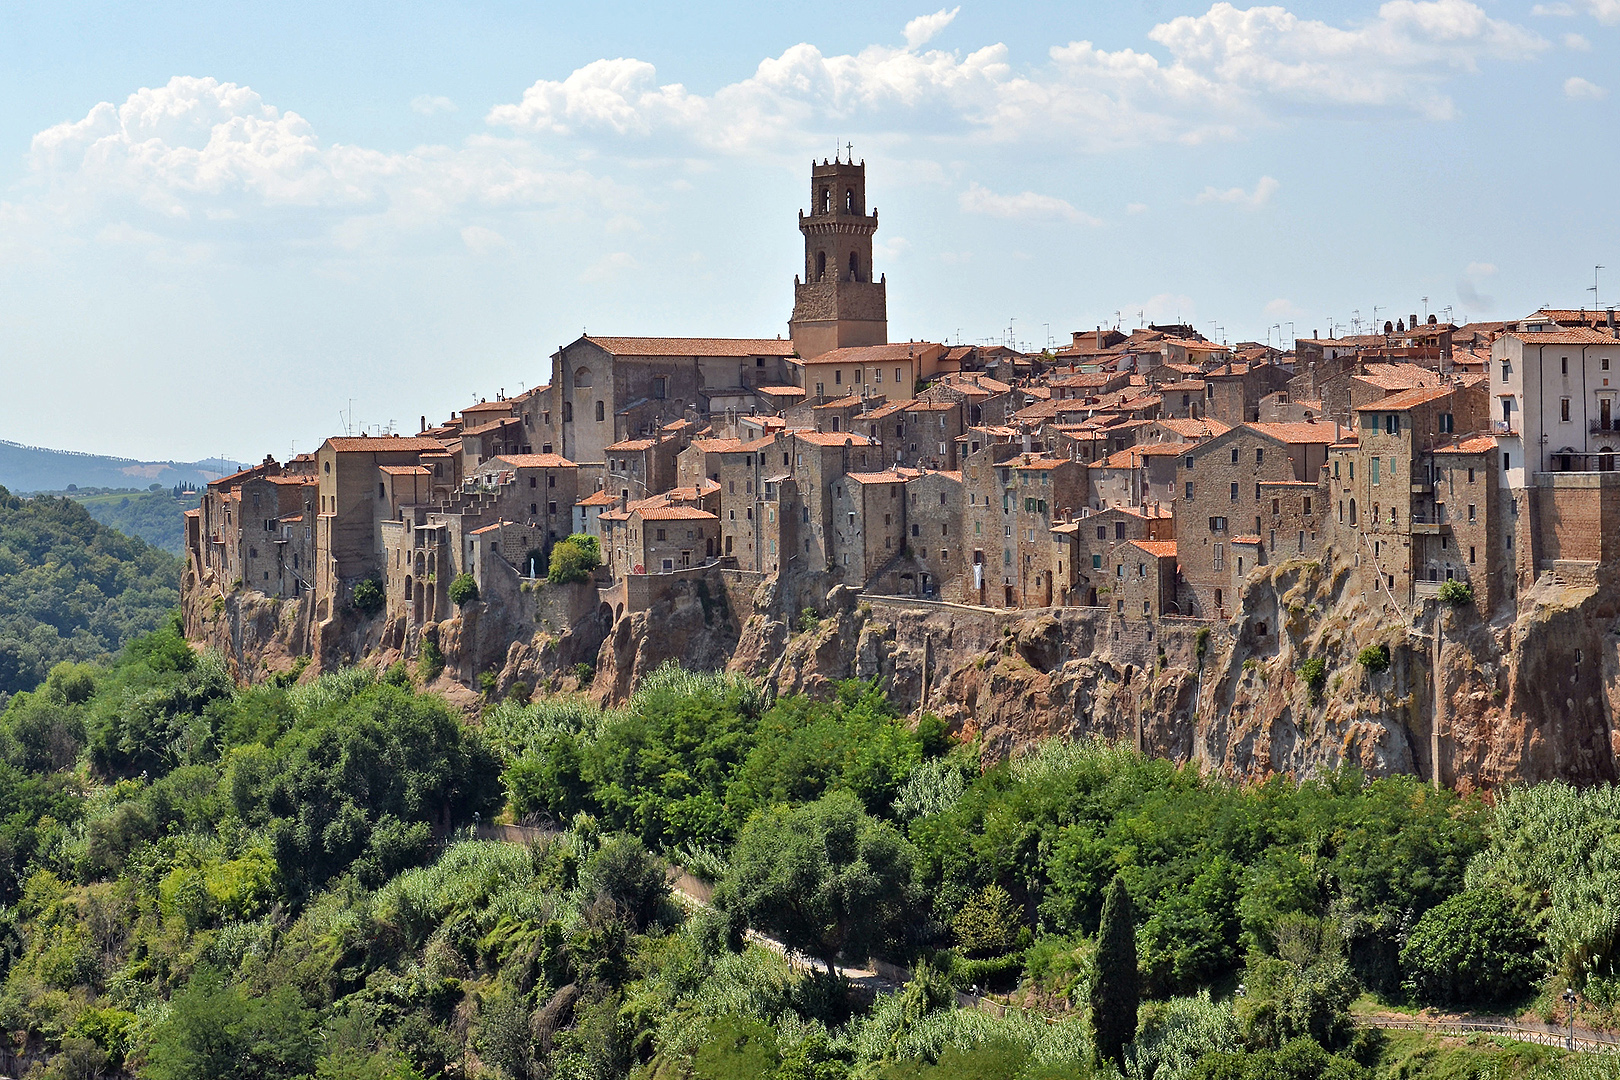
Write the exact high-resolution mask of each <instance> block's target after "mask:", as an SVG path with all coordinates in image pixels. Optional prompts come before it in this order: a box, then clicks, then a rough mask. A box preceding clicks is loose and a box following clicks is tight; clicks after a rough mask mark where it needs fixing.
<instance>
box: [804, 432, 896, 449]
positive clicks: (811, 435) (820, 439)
mask: <svg viewBox="0 0 1620 1080" xmlns="http://www.w3.org/2000/svg"><path fill="white" fill-rule="evenodd" d="M793 437H794V438H795V439H802V440H804V441H805V442H807V443H813V444H815V445H816V446H843V445H844V444H845V443H846V442H847V443H849V444H850V445H852V446H876V445H877V444H876V443H874V442H873V441H872V440H871V439H869V438H867V437H866V436H865V435H861V434H858V433H856V432H853V431H795V432H794V433H793Z"/></svg>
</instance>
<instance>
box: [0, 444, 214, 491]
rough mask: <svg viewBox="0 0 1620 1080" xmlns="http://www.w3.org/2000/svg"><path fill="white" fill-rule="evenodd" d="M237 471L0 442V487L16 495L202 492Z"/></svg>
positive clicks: (211, 462) (206, 464)
mask: <svg viewBox="0 0 1620 1080" xmlns="http://www.w3.org/2000/svg"><path fill="white" fill-rule="evenodd" d="M240 468H243V466H242V465H240V464H238V463H236V462H234V461H229V460H226V459H223V458H212V459H210V460H207V461H136V460H134V459H132V458H116V457H104V456H103V455H100V454H81V453H79V452H78V451H75V450H46V449H43V448H41V447H38V446H24V445H22V444H21V443H14V442H8V441H6V440H4V439H0V487H6V488H9V489H10V490H12V491H15V492H17V493H19V494H24V493H27V492H33V491H66V490H68V489H69V488H70V486H71V487H74V488H84V487H99V488H145V487H147V486H148V485H150V484H161V485H162V486H163V487H165V488H172V487H177V486H180V485H183V484H190V485H191V486H193V487H198V488H200V487H203V486H205V485H206V484H207V483H208V481H210V480H217V479H219V478H220V477H221V476H226V475H228V474H230V473H233V472H235V471H237V470H238V469H240Z"/></svg>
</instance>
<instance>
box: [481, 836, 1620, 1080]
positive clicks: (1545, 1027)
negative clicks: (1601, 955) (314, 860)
mask: <svg viewBox="0 0 1620 1080" xmlns="http://www.w3.org/2000/svg"><path fill="white" fill-rule="evenodd" d="M475 832H476V835H477V837H478V838H479V839H481V840H499V841H502V842H504V843H509V844H535V843H542V842H544V841H546V840H549V839H551V838H552V837H555V836H558V835H561V832H562V830H560V829H557V828H552V827H545V826H536V825H481V826H479V827H478V829H476V830H475ZM669 885H670V888H671V890H673V891H674V893H675V897H676V899H677V900H679V901H680V902H682V903H684V904H685V905H686V906H688V907H708V906H709V905H710V903H711V901H713V899H714V886H712V885H710V884H709V883H708V882H706V881H703V880H702V879H700V878H697V877H695V876H693V875H692V874H690V873H688V872H687V871H686V870H685V869H684V868H682V867H679V866H675V865H673V864H671V867H670V877H669ZM747 938H748V940H749V941H751V942H753V943H754V944H756V945H759V946H761V947H762V948H766V949H770V950H771V951H772V952H774V953H777V954H779V955H781V956H782V957H783V958H785V959H786V960H787V962H788V963H789V964H791V965H792V966H794V967H795V968H798V969H800V970H808V969H809V968H823V967H824V965H823V963H822V962H821V961H819V960H817V959H815V958H814V957H810V956H806V955H804V954H803V953H800V952H798V951H797V950H795V949H792V948H789V947H788V946H787V944H785V943H784V942H781V941H778V940H777V939H776V938H773V937H770V936H769V935H766V934H761V933H760V932H759V931H757V930H750V931H748V933H747ZM867 964H868V965H869V966H868V967H864V968H857V967H840V968H836V969H835V970H836V971H837V973H838V974H839V975H842V976H843V977H844V978H846V979H848V980H849V981H850V982H851V983H853V984H854V985H856V986H857V987H860V988H862V989H865V990H869V991H871V992H872V993H873V994H893V993H898V992H899V991H900V990H901V989H903V988H904V987H905V984H906V983H908V982H910V981H911V977H912V972H911V969H910V968H905V967H901V966H900V965H898V964H891V963H889V962H888V961H886V960H878V959H872V960H868V961H867ZM956 1004H957V1005H958V1006H959V1007H961V1008H964V1009H978V1010H980V1011H982V1012H987V1013H991V1014H993V1015H995V1016H1005V1015H1007V1014H1008V1013H1009V1012H1012V1011H1014V1010H1017V1011H1020V1012H1024V1013H1028V1014H1029V1015H1031V1016H1039V1017H1040V1018H1041V1019H1042V1020H1045V1021H1046V1022H1047V1023H1049V1024H1057V1023H1062V1022H1064V1021H1065V1020H1073V1019H1076V1015H1075V1014H1069V1015H1065V1016H1051V1015H1048V1014H1047V1013H1043V1012H1037V1011H1036V1010H1033V1009H1026V1008H1024V1007H1023V1006H1019V1005H1012V1004H1009V1003H1007V1002H1004V1001H998V1000H997V999H996V998H994V997H991V996H990V995H988V994H971V993H968V992H966V991H962V990H958V991H957V993H956ZM1355 1019H1356V1023H1358V1024H1362V1025H1365V1026H1367V1027H1376V1028H1382V1029H1384V1030H1386V1031H1417V1032H1422V1033H1423V1034H1425V1035H1428V1036H1429V1037H1431V1038H1467V1037H1468V1036H1469V1035H1497V1036H1500V1037H1502V1038H1507V1039H1512V1040H1514V1041H1516V1042H1527V1043H1535V1044H1537V1045H1539V1046H1552V1047H1559V1048H1565V1047H1568V1046H1569V1045H1570V1042H1569V1035H1568V1029H1567V1028H1560V1027H1558V1026H1556V1025H1552V1024H1525V1023H1520V1022H1519V1021H1516V1020H1510V1019H1508V1018H1507V1017H1500V1016H1495V1017H1486V1018H1482V1019H1477V1020H1476V1019H1470V1018H1467V1017H1432V1018H1431V1017H1408V1016H1394V1015H1390V1014H1388V1013H1372V1014H1365V1015H1361V1016H1357V1017H1356V1018H1355ZM1574 1048H1575V1050H1576V1051H1578V1052H1580V1053H1588V1054H1601V1053H1620V1035H1611V1034H1609V1033H1607V1032H1602V1031H1596V1030H1593V1029H1591V1028H1576V1029H1575V1039H1574Z"/></svg>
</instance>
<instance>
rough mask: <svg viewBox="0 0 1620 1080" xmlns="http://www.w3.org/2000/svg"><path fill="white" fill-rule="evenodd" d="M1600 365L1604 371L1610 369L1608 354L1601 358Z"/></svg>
mask: <svg viewBox="0 0 1620 1080" xmlns="http://www.w3.org/2000/svg"><path fill="white" fill-rule="evenodd" d="M1598 366H1599V367H1601V368H1602V369H1603V370H1604V371H1608V370H1609V358H1608V357H1607V356H1605V357H1604V358H1603V359H1601V360H1599V361H1598Z"/></svg>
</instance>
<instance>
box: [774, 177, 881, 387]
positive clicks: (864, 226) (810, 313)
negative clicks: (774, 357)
mask: <svg viewBox="0 0 1620 1080" xmlns="http://www.w3.org/2000/svg"><path fill="white" fill-rule="evenodd" d="M877 227H878V215H877V208H876V207H873V208H872V211H871V213H867V208H866V162H864V161H862V162H859V163H856V162H853V161H840V160H837V159H834V160H833V161H830V162H829V161H826V160H823V161H822V162H821V163H820V164H816V163H812V164H811V166H810V212H809V213H808V214H806V213H805V212H804V211H802V210H801V211H799V232H801V233H803V234H804V280H803V281H800V280H799V278H798V277H797V276H795V277H794V279H793V316H792V318H791V319H790V320H789V321H788V330H789V335H790V336H791V337H792V339H793V344H794V345H795V346H796V347H797V349H798V353H799V355H800V356H803V357H815V356H820V355H821V354H823V353H827V352H832V351H833V350H834V349H844V348H848V347H850V346H858V345H882V344H884V343H885V342H887V341H888V340H889V316H888V300H887V280H886V279H885V278H884V277H882V276H879V275H877V274H876V270H875V268H874V267H873V265H872V234H873V233H875V232H877ZM799 385H801V386H807V385H808V384H807V383H803V382H801V383H800V384H799ZM907 387H908V389H909V384H907Z"/></svg>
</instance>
